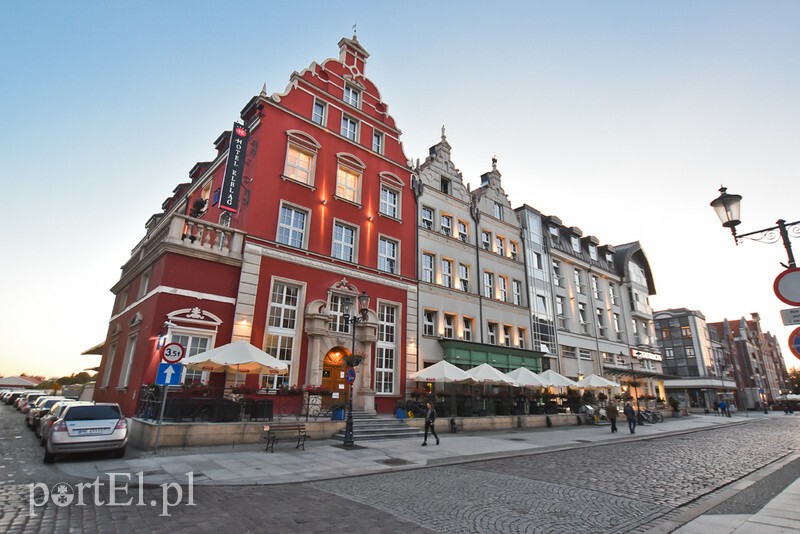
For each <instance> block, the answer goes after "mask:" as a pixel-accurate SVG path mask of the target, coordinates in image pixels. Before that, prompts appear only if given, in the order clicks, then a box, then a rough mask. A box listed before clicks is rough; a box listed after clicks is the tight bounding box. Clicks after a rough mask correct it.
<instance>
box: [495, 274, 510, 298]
mask: <svg viewBox="0 0 800 534" xmlns="http://www.w3.org/2000/svg"><path fill="white" fill-rule="evenodd" d="M497 285H498V286H499V288H500V300H502V301H503V302H508V278H506V277H505V276H498V277H497Z"/></svg>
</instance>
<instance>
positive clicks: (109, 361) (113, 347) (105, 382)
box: [100, 342, 117, 388]
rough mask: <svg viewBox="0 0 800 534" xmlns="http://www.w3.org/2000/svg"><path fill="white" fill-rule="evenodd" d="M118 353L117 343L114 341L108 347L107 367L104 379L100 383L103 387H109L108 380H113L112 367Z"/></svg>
mask: <svg viewBox="0 0 800 534" xmlns="http://www.w3.org/2000/svg"><path fill="white" fill-rule="evenodd" d="M116 355H117V343H116V342H114V343H112V344H111V345H110V346H109V348H108V356H107V357H106V368H105V369H103V381H102V382H101V383H100V386H101V387H104V388H107V387H108V382H109V381H110V380H111V368H112V367H114V357H115V356H116Z"/></svg>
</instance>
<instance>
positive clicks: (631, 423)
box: [623, 402, 636, 434]
mask: <svg viewBox="0 0 800 534" xmlns="http://www.w3.org/2000/svg"><path fill="white" fill-rule="evenodd" d="M623 411H624V412H625V417H626V418H627V419H628V429H629V430H630V431H631V434H636V412H635V411H634V410H633V406H631V403H630V402H626V403H625V409H624V410H623Z"/></svg>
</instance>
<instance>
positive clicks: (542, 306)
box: [536, 295, 547, 315]
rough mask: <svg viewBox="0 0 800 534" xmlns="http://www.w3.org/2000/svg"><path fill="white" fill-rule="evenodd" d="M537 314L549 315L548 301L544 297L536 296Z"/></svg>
mask: <svg viewBox="0 0 800 534" xmlns="http://www.w3.org/2000/svg"><path fill="white" fill-rule="evenodd" d="M536 313H538V314H541V315H547V300H545V298H544V295H536Z"/></svg>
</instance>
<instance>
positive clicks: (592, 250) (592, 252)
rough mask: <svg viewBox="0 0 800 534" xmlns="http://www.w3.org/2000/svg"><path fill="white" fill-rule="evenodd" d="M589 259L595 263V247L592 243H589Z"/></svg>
mask: <svg viewBox="0 0 800 534" xmlns="http://www.w3.org/2000/svg"><path fill="white" fill-rule="evenodd" d="M589 257H590V258H592V259H593V260H595V261H597V247H596V246H595V245H594V244H593V243H589Z"/></svg>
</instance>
